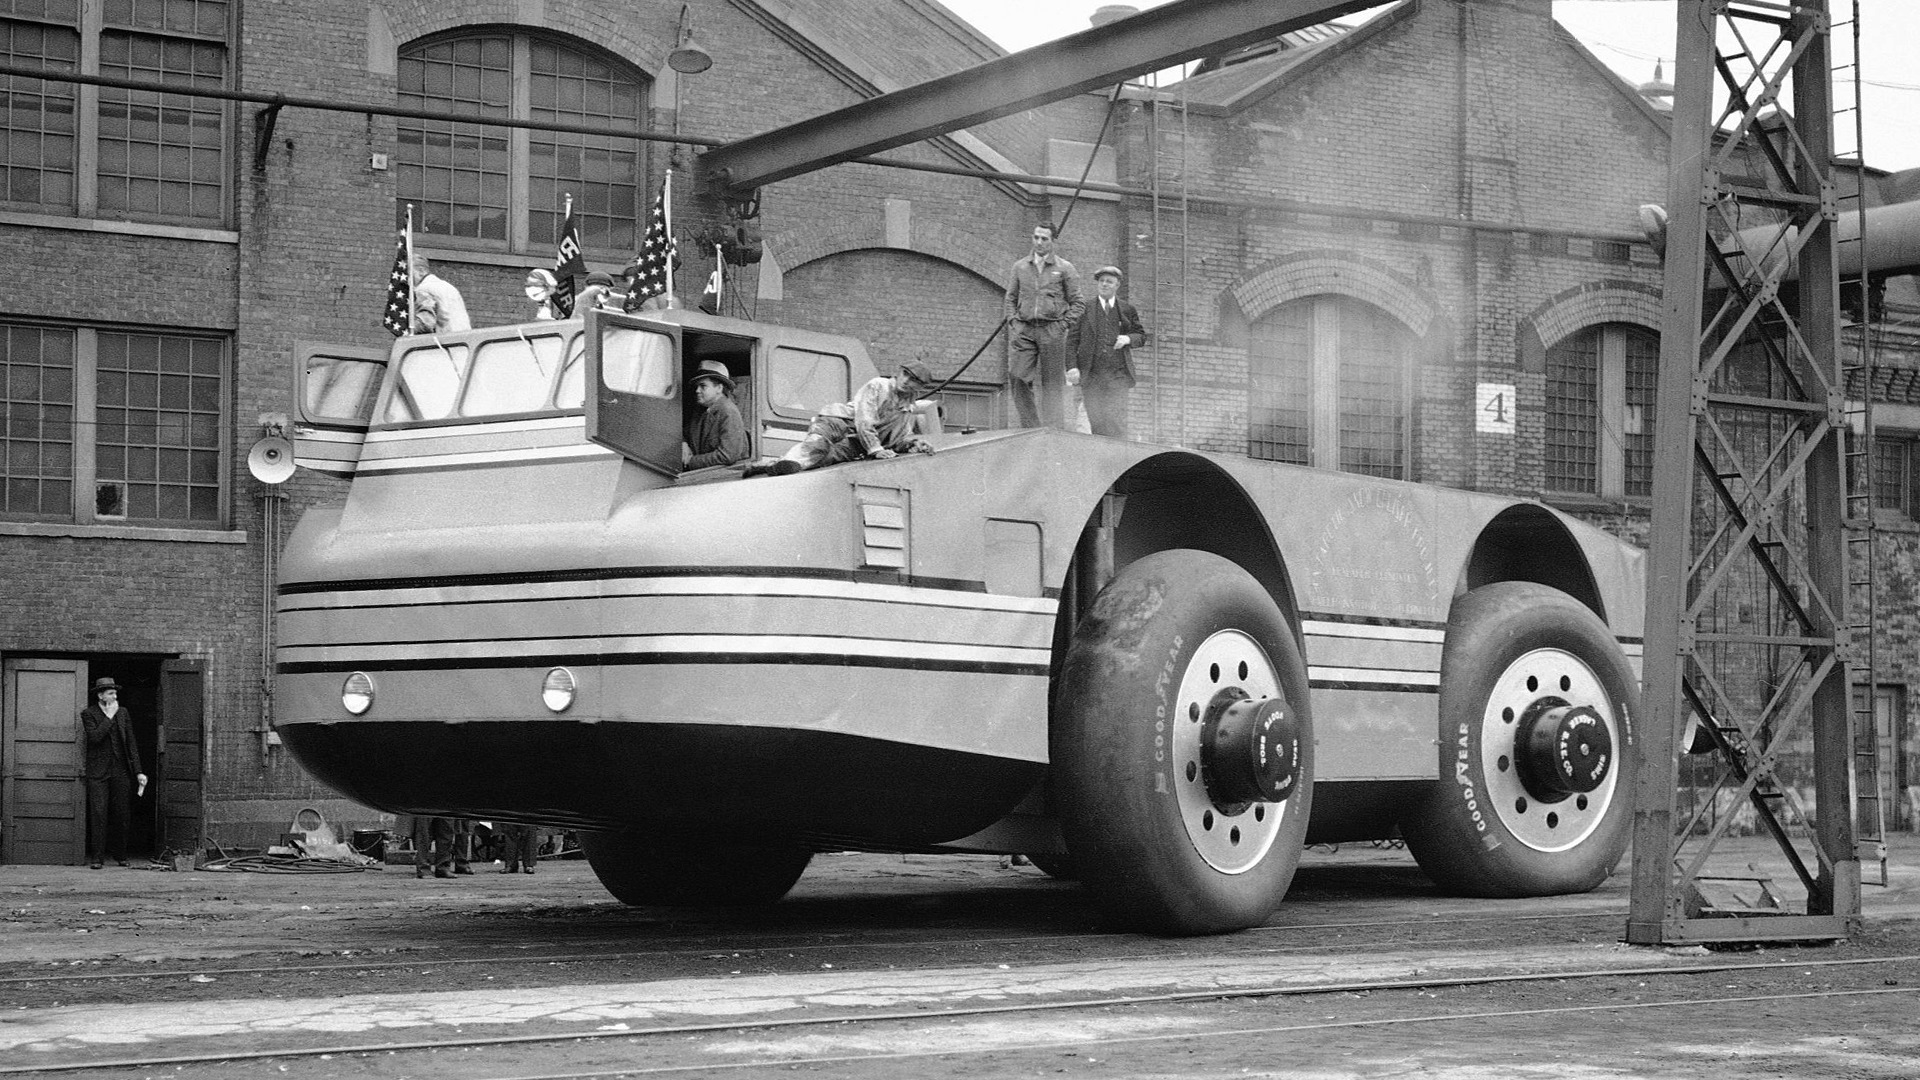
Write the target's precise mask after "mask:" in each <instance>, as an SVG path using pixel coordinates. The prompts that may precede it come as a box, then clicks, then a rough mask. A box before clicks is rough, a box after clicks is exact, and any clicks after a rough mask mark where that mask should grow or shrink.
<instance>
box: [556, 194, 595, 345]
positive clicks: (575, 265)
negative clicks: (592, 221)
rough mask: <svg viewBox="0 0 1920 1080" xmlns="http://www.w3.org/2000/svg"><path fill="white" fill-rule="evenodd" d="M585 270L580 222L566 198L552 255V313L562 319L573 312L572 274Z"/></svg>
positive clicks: (571, 201)
mask: <svg viewBox="0 0 1920 1080" xmlns="http://www.w3.org/2000/svg"><path fill="white" fill-rule="evenodd" d="M586 272H587V259H586V256H584V255H582V254H581V253H580V223H579V222H578V221H576V220H574V216H573V200H572V199H571V198H569V199H568V200H567V220H566V223H565V224H563V225H561V226H560V245H559V248H558V250H556V251H555V252H554V255H553V280H554V281H555V282H556V283H557V287H556V288H555V289H554V290H553V300H552V304H553V313H554V314H555V315H557V316H559V317H560V318H562V319H564V318H566V317H567V316H569V315H572V314H573V276H574V275H575V274H585V273H586Z"/></svg>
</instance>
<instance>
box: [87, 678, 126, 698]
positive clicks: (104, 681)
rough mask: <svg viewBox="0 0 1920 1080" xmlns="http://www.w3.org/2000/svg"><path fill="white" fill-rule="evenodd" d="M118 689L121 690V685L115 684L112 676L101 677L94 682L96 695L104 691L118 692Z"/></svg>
mask: <svg viewBox="0 0 1920 1080" xmlns="http://www.w3.org/2000/svg"><path fill="white" fill-rule="evenodd" d="M118 689H120V684H119V683H117V682H114V681H113V679H112V677H111V676H101V677H100V678H98V679H95V680H93V692H94V693H96V694H97V693H99V692H100V691H102V690H118Z"/></svg>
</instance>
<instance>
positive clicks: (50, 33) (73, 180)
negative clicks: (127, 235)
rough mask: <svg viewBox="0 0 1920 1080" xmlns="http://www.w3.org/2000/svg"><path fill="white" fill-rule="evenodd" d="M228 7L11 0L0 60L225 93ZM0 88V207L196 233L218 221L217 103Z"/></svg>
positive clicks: (223, 172)
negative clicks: (1, 115) (193, 228)
mask: <svg viewBox="0 0 1920 1080" xmlns="http://www.w3.org/2000/svg"><path fill="white" fill-rule="evenodd" d="M229 7H230V5H229V4H228V2H227V0H106V2H105V3H92V4H82V3H80V2H79V0H16V2H15V3H13V4H12V5H11V7H10V8H9V12H10V13H9V15H8V17H6V18H0V60H4V61H5V62H6V63H9V64H18V65H21V66H24V67H48V68H54V69H56V70H60V71H72V72H80V73H82V74H87V75H105V76H110V77H113V78H118V79H131V80H136V81H139V82H149V83H163V84H170V85H175V86H183V87H206V88H224V87H225V86H226V85H227V58H228V51H227V37H228V20H229V17H230V11H229ZM89 46H91V47H89ZM9 90H10V92H11V97H10V101H11V106H12V108H11V110H10V111H9V113H8V116H7V129H6V135H7V137H6V139H5V140H4V141H0V178H3V179H0V205H5V206H7V207H10V208H13V209H21V210H34V211H38V212H41V213H58V214H78V215H80V216H82V217H92V216H95V215H108V216H112V217H115V218H126V219H137V220H142V221H159V222H180V223H189V224H196V225H208V224H214V225H217V224H220V223H221V222H222V221H223V220H224V219H225V217H226V213H227V195H226V184H227V173H228V169H227V165H226V162H227V137H228V131H227V128H228V125H227V119H226V117H227V112H228V110H229V108H230V107H229V106H228V105H227V104H226V103H224V102H221V101H219V100H216V99H213V98H200V97H189V96H185V95H180V94H157V93H150V92H147V91H142V90H123V89H116V88H114V87H110V86H103V87H99V88H97V89H96V88H91V87H87V88H82V87H78V86H75V85H73V84H70V83H56V82H43V81H41V80H38V79H15V80H13V81H12V85H11V86H10V87H9Z"/></svg>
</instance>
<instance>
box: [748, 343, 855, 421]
mask: <svg viewBox="0 0 1920 1080" xmlns="http://www.w3.org/2000/svg"><path fill="white" fill-rule="evenodd" d="M852 378H853V376H852V375H851V374H849V368H848V366H847V358H846V357H844V356H835V355H833V354H832V353H819V352H810V351H808V350H805V349H794V348H789V347H787V346H785V345H782V346H779V347H777V348H775V349H774V350H773V360H772V363H771V364H770V365H769V367H768V369H767V400H768V401H769V402H770V403H771V404H772V405H773V407H774V408H775V409H778V410H780V411H781V412H783V413H788V414H791V415H794V416H809V417H810V416H812V415H813V414H814V413H816V412H818V411H820V407H821V406H822V405H826V404H829V403H831V402H835V401H847V400H849V399H851V398H852V397H853V388H852V386H851V385H850V383H851V380H852Z"/></svg>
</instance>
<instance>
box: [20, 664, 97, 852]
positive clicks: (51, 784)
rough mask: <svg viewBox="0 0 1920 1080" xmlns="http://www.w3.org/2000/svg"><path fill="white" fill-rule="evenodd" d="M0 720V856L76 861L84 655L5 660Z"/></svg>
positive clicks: (82, 847)
mask: <svg viewBox="0 0 1920 1080" xmlns="http://www.w3.org/2000/svg"><path fill="white" fill-rule="evenodd" d="M3 677H4V683H3V686H4V689H3V690H0V693H4V702H3V703H4V723H0V787H3V788H4V790H0V862H8V863H36V864H41V865H49V864H50V865H75V864H78V863H80V862H81V861H82V860H83V859H85V858H86V846H87V797H86V790H85V785H84V784H83V783H81V779H80V777H81V772H82V770H83V769H84V768H85V765H86V752H85V744H84V741H83V737H82V735H81V731H80V710H81V708H83V707H84V706H85V704H86V685H87V665H86V662H85V661H82V660H24V659H23V660H8V661H6V663H5V668H4V676H3Z"/></svg>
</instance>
